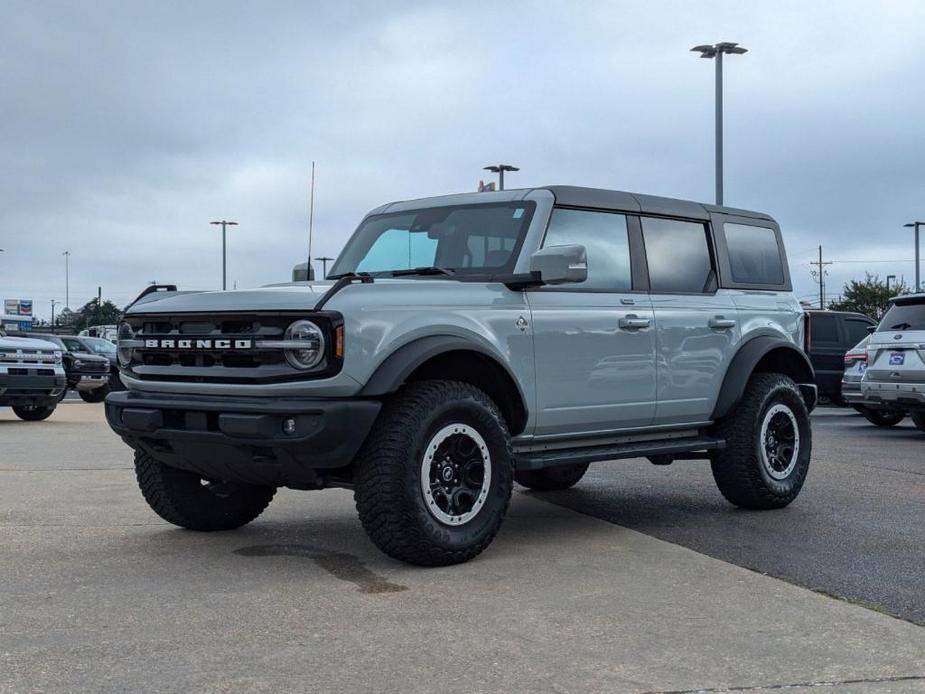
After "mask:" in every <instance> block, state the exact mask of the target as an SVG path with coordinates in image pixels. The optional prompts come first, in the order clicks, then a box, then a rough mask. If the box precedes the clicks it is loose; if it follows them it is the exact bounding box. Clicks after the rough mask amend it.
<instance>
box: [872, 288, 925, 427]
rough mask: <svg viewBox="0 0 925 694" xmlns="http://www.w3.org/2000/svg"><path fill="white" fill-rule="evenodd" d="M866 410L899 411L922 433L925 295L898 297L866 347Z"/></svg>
mask: <svg viewBox="0 0 925 694" xmlns="http://www.w3.org/2000/svg"><path fill="white" fill-rule="evenodd" d="M867 362H868V367H867V371H866V372H865V374H864V379H863V380H862V381H861V392H862V394H863V396H864V404H865V406H868V407H872V406H880V407H888V408H891V409H899V408H902V409H904V410H907V411H908V412H909V416H910V417H911V418H912V421H913V422H915V426H916V427H918V428H919V429H921V430H923V431H925V293H919V294H909V295H905V296H897V297H895V298H894V299H893V300H892V302H891V306H890V308H889V309H888V310H887V312H886V313H885V314H884V315H883V319H882V320H881V321H880V324H879V325H878V326H877V330H876V332H874V333H873V334H872V335H871V336H870V342H869V343H868V345H867Z"/></svg>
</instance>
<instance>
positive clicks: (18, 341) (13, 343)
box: [0, 337, 62, 352]
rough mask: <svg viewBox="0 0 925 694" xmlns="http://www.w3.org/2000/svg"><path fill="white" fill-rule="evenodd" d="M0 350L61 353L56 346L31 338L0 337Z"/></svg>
mask: <svg viewBox="0 0 925 694" xmlns="http://www.w3.org/2000/svg"><path fill="white" fill-rule="evenodd" d="M0 349H44V350H56V351H58V352H60V351H62V350H61V348H60V347H58V345H56V344H55V343H53V342H46V341H45V340H36V339H33V338H31V337H0Z"/></svg>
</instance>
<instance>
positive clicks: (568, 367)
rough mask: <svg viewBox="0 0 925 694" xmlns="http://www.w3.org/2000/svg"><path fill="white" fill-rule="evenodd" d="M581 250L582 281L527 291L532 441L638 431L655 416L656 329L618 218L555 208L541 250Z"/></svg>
mask: <svg viewBox="0 0 925 694" xmlns="http://www.w3.org/2000/svg"><path fill="white" fill-rule="evenodd" d="M568 244H581V245H583V246H584V247H585V249H586V250H587V254H588V279H587V280H586V281H585V282H582V283H580V284H565V285H561V286H559V287H542V288H539V289H536V290H532V291H529V292H527V297H528V301H529V303H530V308H531V311H532V314H533V316H532V317H533V339H534V351H535V355H536V382H537V391H536V397H537V402H536V413H537V415H536V423H537V424H536V430H535V434H536V436H538V437H540V436H557V435H565V434H575V435H578V434H581V435H588V434H595V433H603V432H611V431H617V430H621V429H633V428H639V427H644V426H647V425H649V424H651V423H652V419H653V417H654V415H655V383H656V377H655V329H654V322H653V314H652V308H651V303H650V301H649V298H648V297H647V295H646V294H645V292H642V291H634V287H633V264H632V262H631V260H630V258H631V255H632V254H631V252H630V233H629V232H628V229H627V220H626V217H625V216H624V215H622V214H617V213H611V212H601V211H591V210H578V209H567V208H557V209H555V210H553V214H552V218H551V219H550V223H549V228H548V230H547V232H546V238H545V241H544V243H543V245H544V247H549V246H562V245H568Z"/></svg>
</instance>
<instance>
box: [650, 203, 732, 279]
mask: <svg viewBox="0 0 925 694" xmlns="http://www.w3.org/2000/svg"><path fill="white" fill-rule="evenodd" d="M642 236H643V239H644V240H645V245H646V259H647V261H648V263H649V285H650V287H651V290H652V291H653V292H693V293H698V292H707V291H711V289H712V285H713V283H714V277H715V275H714V273H713V263H712V261H711V259H710V247H709V245H708V244H707V230H706V227H705V226H704V225H703V224H700V223H697V222H682V221H680V220H677V219H655V218H652V217H643V218H642Z"/></svg>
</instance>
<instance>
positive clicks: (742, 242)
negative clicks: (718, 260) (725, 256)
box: [723, 224, 784, 284]
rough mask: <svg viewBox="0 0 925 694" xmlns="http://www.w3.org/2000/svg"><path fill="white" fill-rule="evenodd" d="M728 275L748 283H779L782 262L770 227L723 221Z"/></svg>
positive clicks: (781, 281)
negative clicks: (730, 267) (729, 268)
mask: <svg viewBox="0 0 925 694" xmlns="http://www.w3.org/2000/svg"><path fill="white" fill-rule="evenodd" d="M723 230H724V231H725V232H726V247H727V248H728V250H729V264H730V265H731V266H732V279H733V280H735V281H736V282H743V283H748V284H783V282H784V266H783V263H781V259H780V248H778V246H777V236H776V235H775V233H774V230H773V229H768V228H767V227H755V226H750V225H746V224H724V225H723Z"/></svg>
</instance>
